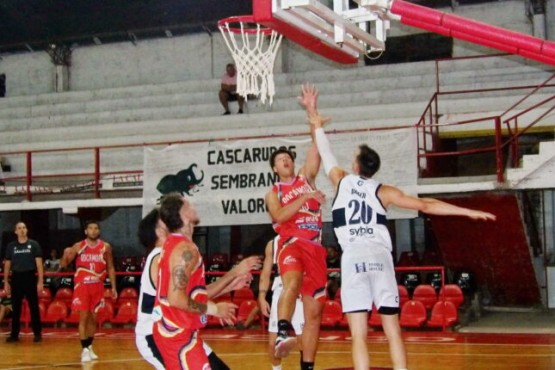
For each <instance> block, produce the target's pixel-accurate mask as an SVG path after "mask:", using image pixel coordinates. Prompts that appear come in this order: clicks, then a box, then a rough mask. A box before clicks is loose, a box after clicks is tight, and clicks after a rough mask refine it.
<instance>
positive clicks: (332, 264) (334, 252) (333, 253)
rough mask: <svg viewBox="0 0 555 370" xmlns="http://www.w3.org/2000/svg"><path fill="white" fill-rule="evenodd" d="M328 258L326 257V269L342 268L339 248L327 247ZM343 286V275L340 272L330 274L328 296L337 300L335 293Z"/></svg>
mask: <svg viewBox="0 0 555 370" xmlns="http://www.w3.org/2000/svg"><path fill="white" fill-rule="evenodd" d="M327 250H328V256H327V257H326V267H327V268H328V269H339V268H341V252H340V251H339V248H337V247H327ZM340 286H341V273H340V272H339V271H332V272H328V282H327V289H328V296H329V297H330V298H331V299H334V298H335V292H337V289H338V288H339V287H340Z"/></svg>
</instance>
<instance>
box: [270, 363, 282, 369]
mask: <svg viewBox="0 0 555 370" xmlns="http://www.w3.org/2000/svg"><path fill="white" fill-rule="evenodd" d="M272 370H281V364H280V365H272Z"/></svg>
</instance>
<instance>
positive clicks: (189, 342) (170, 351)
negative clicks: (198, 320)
mask: <svg viewBox="0 0 555 370" xmlns="http://www.w3.org/2000/svg"><path fill="white" fill-rule="evenodd" d="M158 325H161V323H160V322H158V323H155V324H154V326H153V330H152V336H153V337H154V342H155V343H156V347H158V349H159V350H160V353H161V354H162V358H163V359H164V366H165V367H166V370H183V369H187V370H210V369H211V368H210V363H209V362H208V357H207V356H206V352H205V351H204V347H203V345H202V339H200V338H199V337H198V330H194V331H184V332H182V333H180V334H177V335H175V336H172V337H166V336H164V335H163V334H162V333H161V331H160V329H159V328H158Z"/></svg>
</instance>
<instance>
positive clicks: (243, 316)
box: [237, 299, 260, 324]
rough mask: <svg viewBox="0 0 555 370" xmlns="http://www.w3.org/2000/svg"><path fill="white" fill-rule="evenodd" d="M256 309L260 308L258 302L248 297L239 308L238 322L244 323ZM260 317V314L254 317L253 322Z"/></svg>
mask: <svg viewBox="0 0 555 370" xmlns="http://www.w3.org/2000/svg"><path fill="white" fill-rule="evenodd" d="M254 310H258V303H257V302H256V301H255V300H254V299H247V300H244V301H243V302H241V304H240V305H239V308H238V309H237V322H238V323H239V322H242V323H243V324H244V323H245V322H246V321H247V319H248V318H249V316H251V315H252V313H253V311H254ZM259 319H260V314H257V315H256V316H255V317H254V318H253V322H254V321H256V320H259Z"/></svg>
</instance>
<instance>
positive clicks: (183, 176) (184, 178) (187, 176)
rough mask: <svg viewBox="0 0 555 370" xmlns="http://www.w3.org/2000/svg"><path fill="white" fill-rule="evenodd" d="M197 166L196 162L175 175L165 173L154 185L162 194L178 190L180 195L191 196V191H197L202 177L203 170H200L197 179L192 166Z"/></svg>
mask: <svg viewBox="0 0 555 370" xmlns="http://www.w3.org/2000/svg"><path fill="white" fill-rule="evenodd" d="M195 167H197V165H196V164H194V163H193V164H192V165H190V166H189V168H187V169H185V170H181V171H179V172H178V173H177V174H175V175H166V176H164V177H162V179H161V180H160V182H159V183H158V185H157V186H156V190H158V191H159V192H160V193H162V195H165V194H168V193H171V192H178V193H179V194H181V195H184V194H183V193H185V194H187V195H189V196H191V195H192V194H193V193H196V192H197V191H198V188H199V187H200V186H202V185H201V183H202V180H203V179H204V171H202V170H201V171H200V176H201V177H200V179H197V176H196V175H195V172H194V171H193V168H195Z"/></svg>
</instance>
